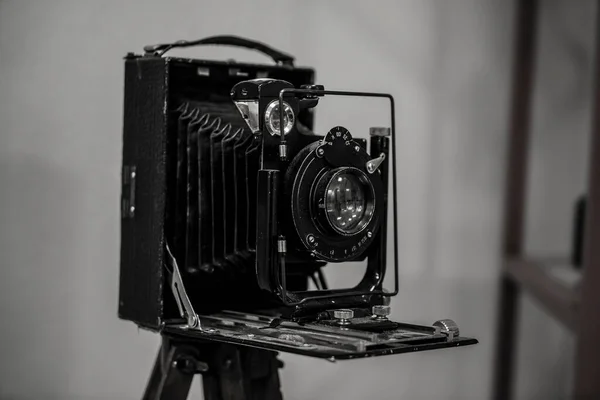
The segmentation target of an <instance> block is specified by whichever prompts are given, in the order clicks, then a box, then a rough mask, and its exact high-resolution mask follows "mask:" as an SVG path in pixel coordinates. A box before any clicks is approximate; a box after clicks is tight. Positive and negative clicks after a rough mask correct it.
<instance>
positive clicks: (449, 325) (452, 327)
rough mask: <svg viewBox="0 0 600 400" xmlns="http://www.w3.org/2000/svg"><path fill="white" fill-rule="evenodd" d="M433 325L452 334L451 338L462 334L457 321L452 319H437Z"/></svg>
mask: <svg viewBox="0 0 600 400" xmlns="http://www.w3.org/2000/svg"><path fill="white" fill-rule="evenodd" d="M433 326H437V327H440V328H441V329H442V330H443V331H446V332H448V333H449V334H451V337H450V339H452V338H454V337H457V336H459V335H460V330H459V329H458V325H457V323H456V322H454V321H452V320H451V319H441V320H439V321H435V322H434V323H433Z"/></svg>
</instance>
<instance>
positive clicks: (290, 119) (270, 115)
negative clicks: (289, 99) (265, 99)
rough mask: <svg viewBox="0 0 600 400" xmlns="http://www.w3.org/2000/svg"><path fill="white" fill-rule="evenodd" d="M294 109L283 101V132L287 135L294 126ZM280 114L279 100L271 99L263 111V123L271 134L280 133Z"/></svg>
mask: <svg viewBox="0 0 600 400" xmlns="http://www.w3.org/2000/svg"><path fill="white" fill-rule="evenodd" d="M294 119H295V118H294V110H292V107H290V105H289V104H288V103H286V102H284V103H283V133H284V135H287V134H288V133H289V132H290V131H291V130H292V127H293V126H294ZM279 120H280V115H279V100H273V101H272V102H270V103H269V105H268V106H267V109H266V111H265V124H266V126H267V130H268V131H269V133H270V134H271V135H280V134H281V125H280V121H279Z"/></svg>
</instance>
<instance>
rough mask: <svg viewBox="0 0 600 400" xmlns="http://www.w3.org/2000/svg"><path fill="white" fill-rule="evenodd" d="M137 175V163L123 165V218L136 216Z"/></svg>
mask: <svg viewBox="0 0 600 400" xmlns="http://www.w3.org/2000/svg"><path fill="white" fill-rule="evenodd" d="M136 177H137V173H136V167H135V165H131V166H130V165H124V166H123V181H122V182H123V188H122V194H121V218H133V217H134V216H135V180H136Z"/></svg>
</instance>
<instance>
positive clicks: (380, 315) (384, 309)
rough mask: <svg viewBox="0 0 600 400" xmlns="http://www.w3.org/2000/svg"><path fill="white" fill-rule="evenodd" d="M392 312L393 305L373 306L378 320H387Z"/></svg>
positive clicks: (372, 310) (374, 316)
mask: <svg viewBox="0 0 600 400" xmlns="http://www.w3.org/2000/svg"><path fill="white" fill-rule="evenodd" d="M391 312H392V307H390V306H386V305H378V306H373V307H372V308H371V313H372V314H373V318H374V319H377V320H387V318H388V315H390V313H391Z"/></svg>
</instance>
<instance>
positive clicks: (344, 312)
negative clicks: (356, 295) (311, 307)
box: [333, 308, 354, 325]
mask: <svg viewBox="0 0 600 400" xmlns="http://www.w3.org/2000/svg"><path fill="white" fill-rule="evenodd" d="M333 318H335V319H337V320H338V321H337V323H338V324H340V325H348V324H350V323H351V322H350V320H351V319H352V318H354V311H352V310H350V309H346V308H343V309H340V310H333Z"/></svg>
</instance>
